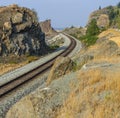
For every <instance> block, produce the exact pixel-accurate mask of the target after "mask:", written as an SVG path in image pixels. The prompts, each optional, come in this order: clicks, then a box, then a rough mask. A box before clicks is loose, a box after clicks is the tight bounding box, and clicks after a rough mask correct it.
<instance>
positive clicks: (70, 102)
mask: <svg viewBox="0 0 120 118" xmlns="http://www.w3.org/2000/svg"><path fill="white" fill-rule="evenodd" d="M78 79H79V87H77V88H75V89H74V90H73V92H71V94H70V96H69V97H68V99H67V101H65V104H64V107H63V108H62V109H61V110H60V111H59V113H58V114H59V115H58V118H113V117H114V118H118V117H119V116H120V113H119V111H120V107H119V106H120V73H119V72H118V71H117V72H116V71H111V70H109V69H108V70H104V69H100V68H98V69H90V70H87V71H80V72H79V73H78Z"/></svg>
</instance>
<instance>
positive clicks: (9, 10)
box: [0, 5, 47, 56]
mask: <svg viewBox="0 0 120 118" xmlns="http://www.w3.org/2000/svg"><path fill="white" fill-rule="evenodd" d="M0 38H1V39H0V40H1V42H0V56H4V55H5V56H7V55H10V54H13V55H23V54H30V55H31V54H34V55H40V54H44V53H46V47H47V46H46V44H45V35H44V33H43V32H42V31H41V27H40V25H39V22H38V21H37V16H36V13H35V12H34V11H32V10H30V9H28V8H24V7H19V6H18V5H10V6H7V7H0Z"/></svg>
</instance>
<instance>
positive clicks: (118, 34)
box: [99, 29, 120, 46]
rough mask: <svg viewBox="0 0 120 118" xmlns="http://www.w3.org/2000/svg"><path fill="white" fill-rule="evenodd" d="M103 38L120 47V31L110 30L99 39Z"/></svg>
mask: <svg viewBox="0 0 120 118" xmlns="http://www.w3.org/2000/svg"><path fill="white" fill-rule="evenodd" d="M102 37H107V38H108V39H109V40H112V41H114V42H115V43H117V45H118V46H120V31H118V30H115V29H109V30H106V31H104V32H102V33H101V34H100V35H99V38H102Z"/></svg>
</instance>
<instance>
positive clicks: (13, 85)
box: [0, 36, 76, 97]
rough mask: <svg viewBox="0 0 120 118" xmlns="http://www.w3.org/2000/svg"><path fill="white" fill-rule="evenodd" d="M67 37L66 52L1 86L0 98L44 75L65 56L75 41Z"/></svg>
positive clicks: (73, 46)
mask: <svg viewBox="0 0 120 118" xmlns="http://www.w3.org/2000/svg"><path fill="white" fill-rule="evenodd" d="M67 37H68V38H69V39H70V41H71V43H70V45H69V46H68V48H66V50H64V51H63V52H61V53H60V54H59V55H57V56H56V57H54V58H52V59H51V60H49V61H47V62H46V63H44V64H42V65H40V66H38V67H37V68H34V69H33V70H31V71H29V72H27V73H25V74H23V75H21V76H19V77H17V78H15V79H14V80H12V81H10V82H8V83H5V84H3V85H1V86H0V97H3V96H5V95H7V94H8V93H10V92H11V91H12V90H15V89H17V88H18V87H19V86H20V85H23V84H24V83H26V82H28V81H30V80H32V79H34V78H35V77H37V76H38V75H40V74H42V73H44V72H45V71H47V70H48V69H50V67H51V66H52V65H53V63H54V61H55V59H56V58H57V57H58V56H63V57H65V56H67V55H68V54H69V53H70V52H71V51H72V50H73V49H74V48H75V46H76V41H75V40H74V39H73V38H71V37H70V36H67Z"/></svg>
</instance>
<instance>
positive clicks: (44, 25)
mask: <svg viewBox="0 0 120 118" xmlns="http://www.w3.org/2000/svg"><path fill="white" fill-rule="evenodd" d="M40 27H41V29H42V31H43V32H45V35H46V36H51V35H53V36H54V35H56V34H57V32H56V31H55V30H54V29H53V28H52V26H51V20H46V21H43V22H40Z"/></svg>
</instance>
